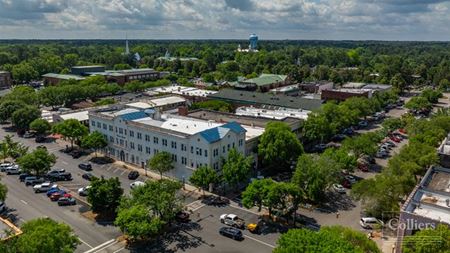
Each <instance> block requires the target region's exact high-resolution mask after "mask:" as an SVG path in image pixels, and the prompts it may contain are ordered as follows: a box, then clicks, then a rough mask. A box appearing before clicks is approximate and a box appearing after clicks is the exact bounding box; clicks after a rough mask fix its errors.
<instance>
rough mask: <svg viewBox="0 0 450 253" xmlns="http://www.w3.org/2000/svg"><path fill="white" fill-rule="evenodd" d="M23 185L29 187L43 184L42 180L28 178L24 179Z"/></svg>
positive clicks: (33, 177) (34, 177)
mask: <svg viewBox="0 0 450 253" xmlns="http://www.w3.org/2000/svg"><path fill="white" fill-rule="evenodd" d="M24 182H25V185H26V186H29V185H32V186H34V185H37V184H42V183H44V178H38V177H36V176H30V177H26V178H25V180H24Z"/></svg>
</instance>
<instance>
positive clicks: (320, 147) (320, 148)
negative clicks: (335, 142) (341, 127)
mask: <svg viewBox="0 0 450 253" xmlns="http://www.w3.org/2000/svg"><path fill="white" fill-rule="evenodd" d="M326 148H327V144H323V143H322V144H317V145H314V151H316V152H323V151H324V150H325V149H326Z"/></svg>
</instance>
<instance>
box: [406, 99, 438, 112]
mask: <svg viewBox="0 0 450 253" xmlns="http://www.w3.org/2000/svg"><path fill="white" fill-rule="evenodd" d="M405 107H406V108H408V109H410V110H430V109H431V108H432V107H433V105H432V104H431V103H430V102H429V101H428V100H427V99H426V98H424V97H420V96H419V97H413V98H411V99H410V100H409V101H408V102H406V104H405Z"/></svg>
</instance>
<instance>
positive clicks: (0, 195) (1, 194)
mask: <svg viewBox="0 0 450 253" xmlns="http://www.w3.org/2000/svg"><path fill="white" fill-rule="evenodd" d="M7 194H8V187H6V185H4V184H0V200H1V201H5V199H6V195H7Z"/></svg>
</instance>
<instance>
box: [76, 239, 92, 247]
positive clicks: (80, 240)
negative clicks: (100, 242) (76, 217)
mask: <svg viewBox="0 0 450 253" xmlns="http://www.w3.org/2000/svg"><path fill="white" fill-rule="evenodd" d="M78 240H80V242H82V243H84V244H86V245H87V246H88V247H89V248H91V249H92V248H93V247H92V246H91V245H89V243H87V242H85V241H83V240H81V238H80V237H78Z"/></svg>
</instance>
